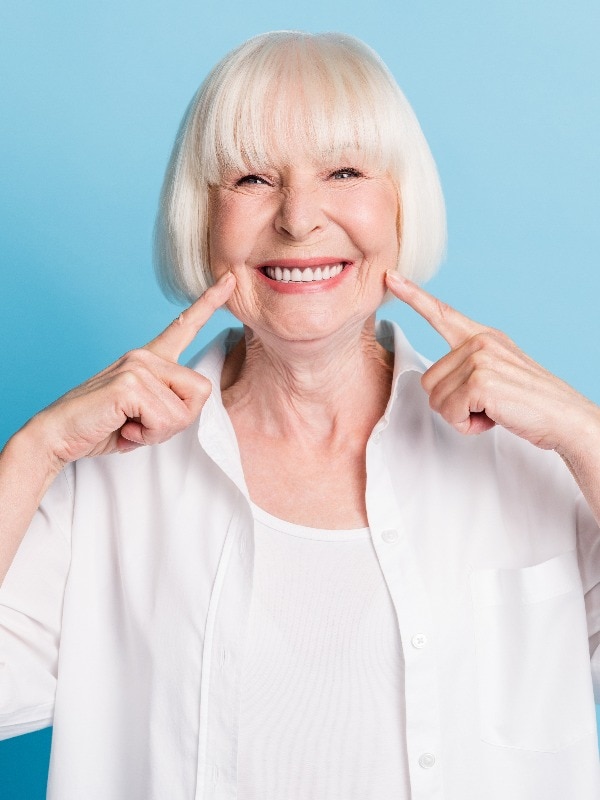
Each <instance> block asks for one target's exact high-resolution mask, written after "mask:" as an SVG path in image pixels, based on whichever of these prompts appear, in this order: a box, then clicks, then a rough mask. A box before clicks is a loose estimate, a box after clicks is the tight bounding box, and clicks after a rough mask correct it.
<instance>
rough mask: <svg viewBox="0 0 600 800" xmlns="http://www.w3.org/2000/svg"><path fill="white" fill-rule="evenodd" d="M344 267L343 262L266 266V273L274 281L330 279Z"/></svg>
mask: <svg viewBox="0 0 600 800" xmlns="http://www.w3.org/2000/svg"><path fill="white" fill-rule="evenodd" d="M343 269H344V265H343V264H330V265H327V266H326V267H315V269H312V268H311V267H303V268H302V269H299V268H298V267H293V269H288V268H287V267H265V273H266V274H267V275H268V277H269V278H271V279H272V280H274V281H294V282H300V281H328V280H329V279H330V278H335V276H336V275H339V274H340V272H341V271H342V270H343Z"/></svg>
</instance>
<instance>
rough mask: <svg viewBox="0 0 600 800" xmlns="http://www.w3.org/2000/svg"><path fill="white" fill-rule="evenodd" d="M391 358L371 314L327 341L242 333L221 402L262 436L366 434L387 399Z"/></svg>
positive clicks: (226, 370)
mask: <svg viewBox="0 0 600 800" xmlns="http://www.w3.org/2000/svg"><path fill="white" fill-rule="evenodd" d="M392 369H393V357H392V355H391V354H390V353H388V352H387V351H386V350H385V349H384V348H383V347H381V345H379V344H378V342H377V340H376V338H375V317H374V315H373V316H372V317H370V318H369V319H368V320H367V321H366V322H365V323H364V324H363V325H362V326H361V327H352V328H348V329H344V330H341V331H338V332H336V333H335V334H333V335H332V336H330V337H327V338H326V339H319V340H313V341H307V342H303V341H300V342H288V341H283V340H280V339H277V338H276V337H270V336H268V335H267V336H263V335H260V336H259V335H257V334H256V333H254V332H253V331H251V330H249V329H246V330H245V336H244V339H243V340H242V341H240V343H239V344H238V345H237V346H236V348H235V349H234V350H233V351H232V352H231V353H230V354H229V356H228V358H227V360H226V364H225V368H224V370H223V381H222V388H223V402H224V404H225V406H226V408H227V409H228V411H229V412H230V413H232V414H235V413H237V412H239V411H242V410H243V411H244V414H246V415H247V414H251V416H252V419H253V423H254V424H255V425H257V429H258V430H261V431H262V432H263V433H264V434H265V435H271V436H286V437H287V436H294V435H298V436H300V437H305V438H306V437H308V438H310V439H318V440H322V439H324V438H331V437H332V436H335V434H336V432H338V433H339V432H340V431H347V430H348V428H351V429H357V426H359V425H360V423H362V425H360V427H361V428H362V427H364V429H365V430H366V431H367V435H368V433H369V432H370V430H371V429H372V427H373V425H374V424H375V423H376V422H377V420H378V419H379V418H380V417H381V415H382V413H383V411H384V409H385V406H386V404H387V400H388V397H389V392H390V386H391V378H392Z"/></svg>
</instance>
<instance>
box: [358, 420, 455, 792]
mask: <svg viewBox="0 0 600 800" xmlns="http://www.w3.org/2000/svg"><path fill="white" fill-rule="evenodd" d="M386 427H387V421H386V420H385V419H384V420H382V421H381V422H380V423H378V425H377V426H376V427H375V429H374V430H373V434H372V436H371V438H370V440H369V443H368V445H367V495H366V498H367V515H368V519H369V526H370V530H371V536H372V540H373V545H374V548H375V552H376V553H377V557H378V559H379V563H380V566H381V570H382V572H383V575H384V578H385V580H386V583H387V586H388V590H389V592H390V596H391V599H392V602H393V604H394V607H395V610H396V615H397V618H398V626H399V630H400V637H401V641H402V650H403V654H404V662H405V707H406V742H407V756H408V769H409V774H410V784H411V798H412V800H442V799H443V797H444V791H443V778H442V766H443V765H442V760H443V759H442V748H441V726H440V714H439V688H438V678H437V663H436V633H435V627H434V621H433V616H432V614H431V611H430V607H429V601H428V597H427V592H426V590H425V584H424V581H423V578H422V575H421V571H420V569H419V566H418V563H417V560H416V551H415V548H414V547H413V546H412V545H411V537H412V536H413V535H414V533H415V531H414V530H412V529H411V527H410V524H409V521H408V520H407V519H406V518H404V517H403V514H402V510H401V508H400V507H399V505H398V502H397V500H396V496H397V485H396V486H395V485H394V483H393V482H392V477H391V475H390V471H389V468H388V467H387V466H386V463H385V457H384V444H385V436H386V433H385V428H386ZM398 479H399V476H396V480H398Z"/></svg>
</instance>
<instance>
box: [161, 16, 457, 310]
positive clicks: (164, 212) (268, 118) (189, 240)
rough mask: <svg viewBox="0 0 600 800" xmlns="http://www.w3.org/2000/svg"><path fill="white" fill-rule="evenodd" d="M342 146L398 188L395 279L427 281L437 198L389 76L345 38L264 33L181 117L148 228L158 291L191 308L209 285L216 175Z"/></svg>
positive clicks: (440, 207) (210, 79)
mask: <svg viewBox="0 0 600 800" xmlns="http://www.w3.org/2000/svg"><path fill="white" fill-rule="evenodd" d="M292 98H293V101H292ZM287 100H289V102H286V101H287ZM349 147H352V148H356V149H358V151H359V152H360V153H361V156H363V157H364V158H365V160H366V161H367V162H369V163H371V164H372V165H373V166H376V167H378V168H380V169H382V170H384V171H386V172H387V173H388V174H389V175H390V177H391V179H392V180H393V181H394V183H395V185H396V187H397V190H398V198H399V209H400V213H399V220H398V232H399V240H400V248H399V257H398V264H397V269H398V270H399V271H400V272H401V273H402V274H403V275H405V276H406V277H409V278H411V279H412V280H416V281H425V280H427V279H428V278H430V277H431V276H432V275H433V273H434V272H435V270H436V269H437V267H438V266H439V263H440V261H441V259H442V257H443V255H444V251H445V245H446V215H445V209H444V199H443V195H442V190H441V187H440V181H439V177H438V173H437V169H436V166H435V162H434V160H433V157H432V155H431V152H430V150H429V147H428V145H427V142H426V140H425V137H424V135H423V132H422V131H421V128H420V126H419V123H418V121H417V118H416V116H415V114H414V112H413V110H412V108H411V107H410V105H409V103H408V101H407V100H406V98H405V97H404V95H403V93H402V91H401V90H400V88H399V87H398V84H397V83H396V81H395V80H394V78H393V76H392V75H391V73H390V72H389V70H388V69H387V67H386V66H385V64H384V63H383V61H382V60H381V59H380V58H379V56H378V55H377V54H376V53H375V52H374V51H373V50H372V49H371V48H370V47H368V46H367V45H365V44H364V43H363V42H361V41H360V40H359V39H356V38H354V37H352V36H347V35H345V34H340V33H321V34H310V33H303V32H299V31H275V32H272V33H265V34H262V35H260V36H256V37H254V38H252V39H249V40H248V41H247V42H244V44H242V45H241V46H240V47H238V48H236V49H235V50H233V51H232V52H231V53H229V54H228V55H227V56H225V58H224V59H223V60H222V61H220V62H219V63H218V64H217V65H216V66H215V67H214V68H213V69H212V71H211V72H210V73H209V75H208V76H207V78H206V79H205V81H204V82H203V84H202V85H201V86H200V88H199V90H198V92H197V93H196V95H195V96H194V98H193V99H192V102H191V103H190V105H189V107H188V109H187V111H186V114H185V116H184V118H183V122H182V124H181V127H180V129H179V133H178V136H177V139H176V141H175V146H174V148H173V152H172V155H171V159H170V161H169V166H168V168H167V173H166V176H165V180H164V184H163V188H162V193H161V201H160V207H159V212H158V216H157V220H156V228H155V266H156V271H157V275H158V278H159V282H160V284H161V286H162V288H163V291H164V292H165V293H166V294H167V296H169V297H171V298H173V299H183V298H185V299H187V300H194V299H196V298H197V297H199V296H200V294H202V292H204V291H205V290H206V289H207V288H208V286H210V285H211V283H212V274H211V270H210V259H209V252H208V193H209V187H210V186H211V185H216V184H218V183H219V182H220V180H221V178H222V175H223V174H224V172H226V171H228V170H231V169H235V170H243V171H246V172H260V171H261V168H263V169H264V168H265V167H272V166H273V165H275V164H277V163H278V164H281V163H287V164H290V163H293V162H294V155H296V156H297V155H298V153H299V150H300V149H301V150H302V152H306V153H309V154H311V155H313V156H314V157H315V158H317V159H323V158H325V159H326V160H335V157H336V155H338V154H339V155H341V154H342V152H343V151H344V150H347V149H348V148H349ZM282 159H283V161H282Z"/></svg>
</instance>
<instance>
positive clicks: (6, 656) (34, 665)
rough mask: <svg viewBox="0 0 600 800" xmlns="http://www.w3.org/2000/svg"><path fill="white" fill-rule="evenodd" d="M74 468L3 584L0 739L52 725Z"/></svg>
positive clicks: (59, 482) (57, 483)
mask: <svg viewBox="0 0 600 800" xmlns="http://www.w3.org/2000/svg"><path fill="white" fill-rule="evenodd" d="M72 487H73V470H72V467H71V466H70V465H69V467H67V468H66V470H64V471H63V472H61V473H60V475H58V476H57V478H56V479H55V480H54V482H53V484H52V485H51V486H50V488H49V489H48V491H47V492H46V495H45V496H44V498H43V500H42V502H41V504H40V507H39V508H38V510H37V512H36V514H35V516H34V518H33V520H32V522H31V525H30V526H29V529H28V531H27V533H26V534H25V537H24V538H23V541H22V542H21V546H20V547H19V550H18V551H17V554H16V556H15V558H14V561H13V563H12V564H11V567H10V569H9V571H8V573H7V574H6V577H5V579H4V581H3V583H2V586H1V587H0V739H7V738H9V737H11V736H18V735H20V734H22V733H29V732H31V731H35V730H39V729H40V728H45V727H47V726H48V725H51V724H52V718H53V713H54V696H55V690H56V679H57V664H58V645H59V640H60V628H61V618H62V606H63V597H64V590H65V583H66V579H67V574H68V571H69V564H70V549H71V548H70V538H71V536H70V532H71V522H72V517H73V491H72Z"/></svg>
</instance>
